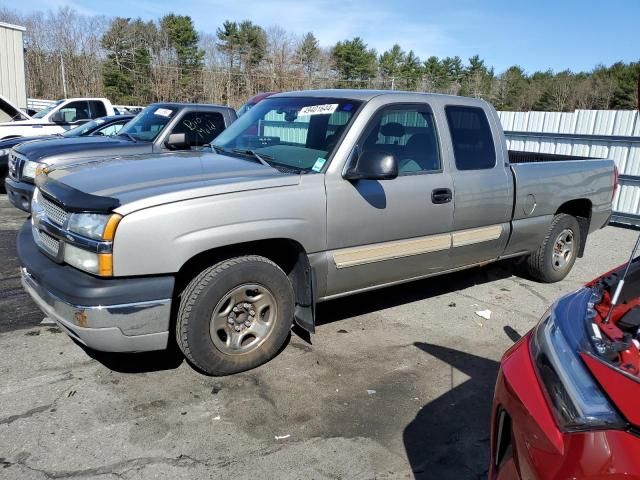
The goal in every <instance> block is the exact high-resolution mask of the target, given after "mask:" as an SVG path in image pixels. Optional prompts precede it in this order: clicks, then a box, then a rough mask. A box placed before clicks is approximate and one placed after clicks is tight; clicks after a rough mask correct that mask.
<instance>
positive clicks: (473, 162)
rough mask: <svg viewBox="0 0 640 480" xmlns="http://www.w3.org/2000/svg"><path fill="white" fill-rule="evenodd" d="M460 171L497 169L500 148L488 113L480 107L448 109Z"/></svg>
mask: <svg viewBox="0 0 640 480" xmlns="http://www.w3.org/2000/svg"><path fill="white" fill-rule="evenodd" d="M445 111H446V113H447V122H448V123H449V130H450V132H451V141H452V142H453V153H454V155H455V158H456V167H457V168H458V170H485V169H490V168H493V167H495V165H496V149H495V147H494V145H493V137H492V136H491V127H490V126H489V122H488V120H487V116H486V115H485V113H484V110H482V109H481V108H477V107H456V106H448V107H445Z"/></svg>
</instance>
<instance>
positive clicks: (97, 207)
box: [36, 175, 120, 213]
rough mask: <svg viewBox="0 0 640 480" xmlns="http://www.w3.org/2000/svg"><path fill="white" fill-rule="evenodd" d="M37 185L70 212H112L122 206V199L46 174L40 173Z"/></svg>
mask: <svg viewBox="0 0 640 480" xmlns="http://www.w3.org/2000/svg"><path fill="white" fill-rule="evenodd" d="M36 185H37V186H38V188H39V189H40V191H41V192H42V193H43V194H44V195H45V196H47V197H50V198H51V199H52V200H54V201H55V202H57V203H59V204H60V205H62V206H63V207H64V209H65V210H66V211H68V212H95V213H111V212H112V211H113V210H114V209H116V208H118V207H119V206H120V200H118V199H117V198H112V197H101V196H98V195H91V194H90V193H85V192H82V191H80V190H77V189H75V188H73V187H70V186H69V185H66V184H64V183H62V182H59V181H57V180H54V179H53V178H50V177H48V176H46V175H38V176H37V178H36Z"/></svg>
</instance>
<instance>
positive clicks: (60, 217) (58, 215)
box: [38, 195, 67, 226]
mask: <svg viewBox="0 0 640 480" xmlns="http://www.w3.org/2000/svg"><path fill="white" fill-rule="evenodd" d="M38 203H39V204H40V206H41V207H42V209H43V210H44V213H45V215H46V216H47V217H48V218H49V220H51V221H52V222H53V223H55V224H56V225H59V226H62V225H64V224H65V222H66V221H67V212H65V211H64V210H63V209H62V208H61V207H59V206H58V205H56V204H55V203H53V202H51V201H49V200H47V199H46V198H45V197H44V196H43V195H40V198H39V199H38Z"/></svg>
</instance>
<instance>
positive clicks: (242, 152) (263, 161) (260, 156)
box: [231, 148, 274, 167]
mask: <svg viewBox="0 0 640 480" xmlns="http://www.w3.org/2000/svg"><path fill="white" fill-rule="evenodd" d="M231 151H232V152H233V153H239V154H240V155H250V156H252V157H253V158H255V159H256V160H258V161H259V162H260V163H261V164H262V165H265V166H267V167H273V165H271V163H270V162H269V161H268V160H274V158H273V157H270V156H269V155H263V154H260V153H258V152H256V151H255V150H251V149H245V148H234V149H233V150H231Z"/></svg>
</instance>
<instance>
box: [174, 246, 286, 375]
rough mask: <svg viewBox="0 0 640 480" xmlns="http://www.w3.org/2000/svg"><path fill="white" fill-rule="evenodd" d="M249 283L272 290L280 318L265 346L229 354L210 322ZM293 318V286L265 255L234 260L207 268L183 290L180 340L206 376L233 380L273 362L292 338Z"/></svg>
mask: <svg viewBox="0 0 640 480" xmlns="http://www.w3.org/2000/svg"><path fill="white" fill-rule="evenodd" d="M245 284H259V285H261V286H264V287H265V288H266V289H268V291H269V293H270V294H271V296H272V297H273V299H274V300H275V303H276V308H275V311H276V313H277V314H274V323H273V326H272V327H270V328H271V330H270V333H269V334H268V336H266V339H264V341H263V343H262V344H260V345H259V346H257V347H255V349H254V350H252V351H250V352H247V353H241V354H229V353H225V352H224V351H222V350H221V349H220V348H218V347H217V346H216V344H215V343H214V340H213V338H212V334H211V332H210V326H211V318H212V315H213V312H214V309H216V308H218V305H219V303H220V302H221V301H222V300H223V299H224V298H225V295H227V294H228V293H229V292H231V291H233V290H234V289H237V288H238V287H239V286H242V285H245ZM293 315H294V294H293V287H292V285H291V282H290V281H289V278H288V277H287V275H286V274H285V273H284V272H283V271H282V269H281V268H280V267H278V266H277V265H276V264H275V263H273V262H272V261H271V260H269V259H267V258H264V257H260V256H254V255H252V256H243V257H237V258H231V259H229V260H224V261H222V262H220V263H218V264H216V265H213V266H212V267H209V268H207V269H205V270H204V271H202V272H201V273H200V274H199V275H197V276H196V277H195V278H194V279H193V280H192V281H191V282H190V283H189V284H188V285H187V287H186V288H185V289H184V290H183V292H182V294H181V296H180V306H179V308H178V314H177V320H176V340H177V343H178V345H179V347H180V350H182V352H183V353H184V355H185V357H186V358H187V360H189V362H191V363H192V364H193V365H194V366H195V367H196V368H198V369H199V370H201V371H202V372H204V373H207V374H209V375H229V374H232V373H238V372H242V371H245V370H249V369H251V368H254V367H257V366H258V365H262V364H263V363H265V362H267V361H269V360H271V359H272V358H273V357H274V356H275V355H276V354H277V353H278V351H279V350H280V348H281V347H282V345H283V344H284V342H285V341H286V339H287V338H288V336H289V332H290V330H291V325H292V323H293ZM232 333H233V332H232Z"/></svg>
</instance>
